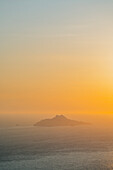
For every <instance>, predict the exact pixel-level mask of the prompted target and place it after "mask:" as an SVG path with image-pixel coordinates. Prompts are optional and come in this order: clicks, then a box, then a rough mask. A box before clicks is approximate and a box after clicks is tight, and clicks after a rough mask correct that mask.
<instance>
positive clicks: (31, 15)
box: [0, 0, 113, 115]
mask: <svg viewBox="0 0 113 170" xmlns="http://www.w3.org/2000/svg"><path fill="white" fill-rule="evenodd" d="M112 20H113V1H112V0H48V1H47V0H19V1H15V0H10V1H9V0H3V1H0V23H1V25H0V79H1V81H0V82H1V83H0V114H1V115H3V114H7V113H10V114H12V113H13V114H17V113H18V114H19V113H23V114H24V113H29V114H30V113H31V114H33V113H35V114H36V113H37V114H43V113H44V114H46V113H58V114H59V113H69V114H76V113H77V114H78V113H82V114H86V113H90V114H94V113H95V114H97V113H102V114H105V113H113V21H112Z"/></svg>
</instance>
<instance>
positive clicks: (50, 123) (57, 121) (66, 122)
mask: <svg viewBox="0 0 113 170" xmlns="http://www.w3.org/2000/svg"><path fill="white" fill-rule="evenodd" d="M77 125H89V123H87V122H82V121H76V120H71V119H68V118H66V117H65V116H64V115H56V116H55V117H53V118H52V119H44V120H41V121H39V122H37V123H35V124H34V126H42V127H55V126H77Z"/></svg>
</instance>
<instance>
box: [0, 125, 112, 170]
mask: <svg viewBox="0 0 113 170" xmlns="http://www.w3.org/2000/svg"><path fill="white" fill-rule="evenodd" d="M108 169H113V129H112V128H107V127H106V128H95V127H94V126H77V127H58V128H39V127H15V128H1V129H0V170H108Z"/></svg>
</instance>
